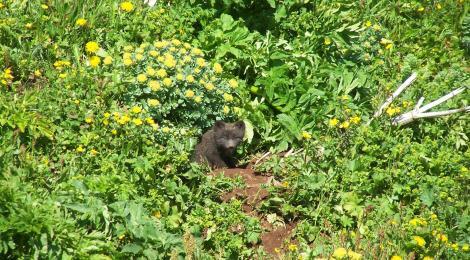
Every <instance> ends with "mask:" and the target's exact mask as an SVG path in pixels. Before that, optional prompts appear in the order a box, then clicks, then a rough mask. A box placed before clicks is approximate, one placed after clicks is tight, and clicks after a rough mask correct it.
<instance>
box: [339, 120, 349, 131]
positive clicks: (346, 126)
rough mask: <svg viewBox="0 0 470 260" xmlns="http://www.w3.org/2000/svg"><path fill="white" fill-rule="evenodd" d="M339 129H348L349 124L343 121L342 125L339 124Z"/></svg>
mask: <svg viewBox="0 0 470 260" xmlns="http://www.w3.org/2000/svg"><path fill="white" fill-rule="evenodd" d="M339 128H344V129H347V128H349V122H348V121H344V122H343V123H341V124H340V125H339Z"/></svg>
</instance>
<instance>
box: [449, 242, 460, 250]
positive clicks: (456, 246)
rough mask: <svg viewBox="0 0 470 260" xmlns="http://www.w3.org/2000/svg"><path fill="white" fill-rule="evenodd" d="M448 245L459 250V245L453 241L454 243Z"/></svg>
mask: <svg viewBox="0 0 470 260" xmlns="http://www.w3.org/2000/svg"><path fill="white" fill-rule="evenodd" d="M450 247H451V248H452V250H454V251H457V250H459V245H457V244H456V243H454V244H452V245H450Z"/></svg>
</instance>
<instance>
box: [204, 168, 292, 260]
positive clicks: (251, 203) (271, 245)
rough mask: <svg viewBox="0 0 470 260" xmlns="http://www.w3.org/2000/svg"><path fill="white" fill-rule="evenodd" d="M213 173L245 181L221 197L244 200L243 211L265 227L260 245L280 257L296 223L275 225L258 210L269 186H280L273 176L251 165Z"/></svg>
mask: <svg viewBox="0 0 470 260" xmlns="http://www.w3.org/2000/svg"><path fill="white" fill-rule="evenodd" d="M211 174H212V175H214V176H216V175H224V176H225V177H227V178H232V179H235V178H238V177H241V178H242V179H243V181H244V182H245V185H246V186H245V187H244V188H235V189H233V190H232V191H230V192H227V193H224V194H221V195H220V199H221V200H222V201H223V202H227V201H229V200H231V199H232V198H237V199H240V200H243V201H244V203H243V211H244V212H245V213H246V214H248V215H250V216H252V217H256V218H258V219H259V220H260V222H261V226H262V227H263V233H262V234H261V243H260V245H258V246H262V247H263V248H264V251H266V252H267V253H269V254H270V255H271V256H273V257H279V251H278V252H276V249H279V250H281V251H285V250H283V248H285V247H284V246H283V245H284V242H285V241H286V240H287V241H290V240H291V239H290V236H291V234H292V231H293V229H294V228H295V226H296V223H286V224H285V225H284V226H281V227H278V226H277V227H274V226H273V225H271V224H270V223H269V222H268V221H267V220H266V217H265V216H263V215H262V214H259V213H258V212H257V206H258V205H260V203H261V202H262V201H263V200H265V199H267V198H268V197H269V192H268V190H266V188H264V187H267V186H279V185H280V184H279V182H277V181H276V180H275V179H274V177H272V176H263V175H260V174H257V173H256V172H255V171H253V170H252V169H251V168H250V167H249V166H248V168H246V169H243V168H233V169H219V170H215V171H213V172H212V173H211Z"/></svg>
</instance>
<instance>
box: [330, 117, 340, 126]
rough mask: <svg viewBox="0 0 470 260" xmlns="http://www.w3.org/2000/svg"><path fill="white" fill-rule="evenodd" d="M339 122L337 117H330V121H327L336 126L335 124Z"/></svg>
mask: <svg viewBox="0 0 470 260" xmlns="http://www.w3.org/2000/svg"><path fill="white" fill-rule="evenodd" d="M338 123H339V120H338V119H337V118H332V119H330V121H329V122H328V124H329V125H330V126H336V125H337V124H338Z"/></svg>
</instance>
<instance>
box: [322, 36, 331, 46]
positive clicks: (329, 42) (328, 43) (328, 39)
mask: <svg viewBox="0 0 470 260" xmlns="http://www.w3.org/2000/svg"><path fill="white" fill-rule="evenodd" d="M323 43H324V44H325V45H330V44H331V39H330V38H328V37H325V40H324V41H323Z"/></svg>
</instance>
